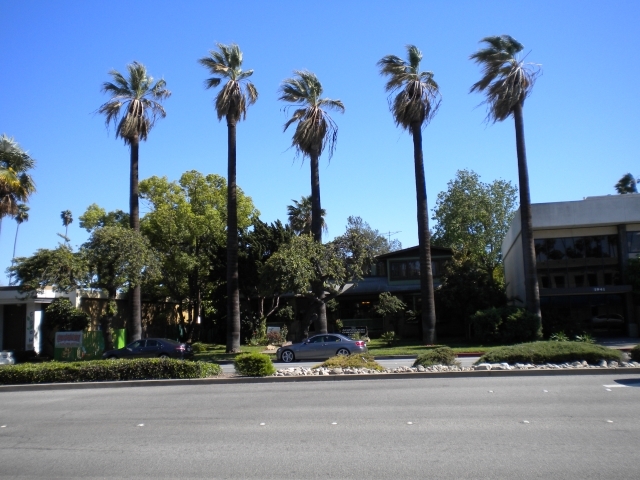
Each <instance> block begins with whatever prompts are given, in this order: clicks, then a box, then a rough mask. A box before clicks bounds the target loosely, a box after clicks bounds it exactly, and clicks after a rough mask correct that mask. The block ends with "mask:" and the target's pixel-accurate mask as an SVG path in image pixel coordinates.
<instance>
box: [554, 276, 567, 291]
mask: <svg viewBox="0 0 640 480" xmlns="http://www.w3.org/2000/svg"><path fill="white" fill-rule="evenodd" d="M553 281H554V282H555V284H556V288H564V275H558V276H555V277H553Z"/></svg>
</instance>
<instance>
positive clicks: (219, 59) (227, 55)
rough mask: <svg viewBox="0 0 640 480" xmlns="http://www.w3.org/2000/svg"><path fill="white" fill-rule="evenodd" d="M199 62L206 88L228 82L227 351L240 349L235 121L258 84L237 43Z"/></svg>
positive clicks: (224, 113)
mask: <svg viewBox="0 0 640 480" xmlns="http://www.w3.org/2000/svg"><path fill="white" fill-rule="evenodd" d="M216 45H217V47H218V51H216V50H211V51H209V56H208V57H204V58H201V59H200V60H199V62H200V64H201V65H202V66H203V67H205V68H207V69H208V70H209V72H210V73H211V74H212V75H213V77H211V78H209V79H207V80H206V81H205V86H206V88H214V87H217V86H218V85H220V82H221V81H222V80H223V79H224V80H226V83H225V84H224V86H223V87H222V89H221V90H220V92H219V93H218V95H217V96H216V113H217V115H218V120H222V119H223V118H226V121H227V149H228V153H227V160H228V161H227V168H228V174H227V183H228V189H227V353H236V352H239V351H240V291H239V285H238V223H237V222H238V216H237V215H238V213H237V191H236V190H237V187H236V125H237V123H238V122H239V121H240V120H243V119H245V118H246V116H247V106H248V105H252V104H253V103H255V102H256V100H257V99H258V91H257V90H256V87H255V86H254V85H253V83H251V82H250V81H248V80H247V78H249V77H250V76H251V75H253V70H246V71H245V70H242V51H241V50H240V47H238V45H235V44H232V45H223V44H222V43H217V44H216Z"/></svg>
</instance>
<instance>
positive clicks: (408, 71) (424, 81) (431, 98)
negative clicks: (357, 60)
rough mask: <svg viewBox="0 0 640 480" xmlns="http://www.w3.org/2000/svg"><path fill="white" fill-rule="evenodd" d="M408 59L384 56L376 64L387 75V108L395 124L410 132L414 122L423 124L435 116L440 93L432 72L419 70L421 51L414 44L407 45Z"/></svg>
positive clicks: (438, 105) (381, 72) (440, 97)
mask: <svg viewBox="0 0 640 480" xmlns="http://www.w3.org/2000/svg"><path fill="white" fill-rule="evenodd" d="M406 49H407V58H408V61H405V60H403V59H401V58H400V57H397V56H396V55H386V56H384V57H382V59H380V60H379V61H378V63H377V65H378V67H379V68H380V74H381V75H383V76H388V77H389V78H388V80H387V83H386V84H385V90H386V91H387V92H389V98H388V101H389V109H390V110H391V113H392V114H393V117H394V119H395V121H396V125H398V126H400V127H402V128H405V129H406V130H409V131H411V125H412V124H413V123H416V122H417V123H419V124H420V125H421V126H422V127H424V126H425V125H427V124H428V123H429V122H430V121H431V119H432V118H433V117H434V115H435V114H436V112H437V111H438V108H439V107H440V102H441V101H442V96H441V95H440V90H439V87H438V84H437V83H436V81H435V80H434V79H433V72H430V71H426V72H421V71H420V61H421V60H422V52H420V50H419V49H418V48H417V47H416V46H415V45H407V46H406Z"/></svg>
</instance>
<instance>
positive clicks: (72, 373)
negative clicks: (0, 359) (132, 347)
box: [0, 358, 222, 385]
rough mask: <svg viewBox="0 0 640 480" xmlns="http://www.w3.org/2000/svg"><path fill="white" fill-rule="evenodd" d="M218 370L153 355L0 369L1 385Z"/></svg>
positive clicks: (161, 376)
mask: <svg viewBox="0 0 640 480" xmlns="http://www.w3.org/2000/svg"><path fill="white" fill-rule="evenodd" d="M221 373H222V369H221V368H220V365H218V364H216V363H206V362H189V361H181V360H172V359H162V360H161V359H156V358H140V359H132V360H93V361H90V362H71V363H67V362H47V363H24V364H20V365H7V366H4V367H2V368H0V385H19V384H26V383H67V382H101V381H102V382H104V381H116V380H157V379H171V378H206V377H214V376H216V375H220V374H221Z"/></svg>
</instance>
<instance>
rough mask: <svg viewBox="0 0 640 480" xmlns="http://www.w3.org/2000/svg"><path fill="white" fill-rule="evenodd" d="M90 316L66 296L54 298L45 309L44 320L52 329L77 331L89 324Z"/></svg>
mask: <svg viewBox="0 0 640 480" xmlns="http://www.w3.org/2000/svg"><path fill="white" fill-rule="evenodd" d="M90 321H91V317H89V315H88V314H87V313H86V312H83V311H82V310H80V309H79V308H76V307H74V306H73V304H72V303H71V302H70V301H69V299H67V298H56V299H55V300H53V302H51V303H50V304H49V306H48V307H47V308H46V309H45V322H46V323H47V325H48V326H49V328H51V329H52V330H58V331H61V332H77V331H80V330H84V329H85V328H87V327H88V326H89V323H90Z"/></svg>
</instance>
